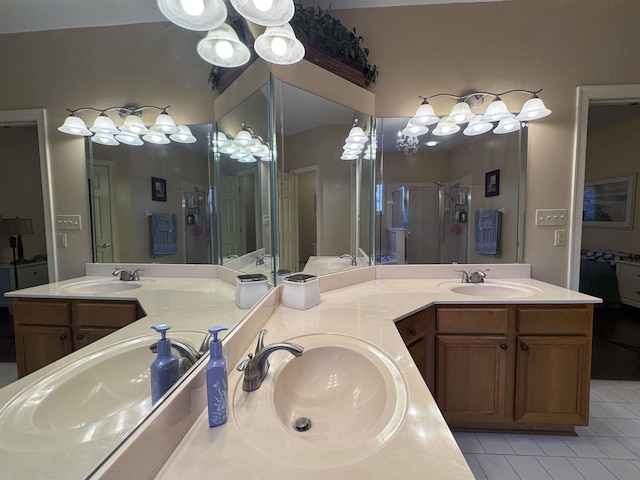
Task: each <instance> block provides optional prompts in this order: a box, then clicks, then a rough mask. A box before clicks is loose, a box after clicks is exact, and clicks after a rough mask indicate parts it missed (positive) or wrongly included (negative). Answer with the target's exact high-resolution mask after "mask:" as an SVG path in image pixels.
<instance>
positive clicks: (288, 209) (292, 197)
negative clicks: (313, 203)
mask: <svg viewBox="0 0 640 480" xmlns="http://www.w3.org/2000/svg"><path fill="white" fill-rule="evenodd" d="M278 187H279V190H280V192H279V196H280V199H281V201H280V202H278V203H279V205H280V218H279V221H280V224H281V226H280V232H281V237H280V264H279V265H278V268H285V269H288V270H291V271H292V272H297V271H298V270H299V269H300V265H299V256H300V254H299V244H298V206H297V205H298V202H297V199H298V194H297V179H296V176H295V175H292V174H290V173H283V175H282V181H280V182H279V183H278Z"/></svg>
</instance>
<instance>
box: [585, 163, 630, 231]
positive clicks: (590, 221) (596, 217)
mask: <svg viewBox="0 0 640 480" xmlns="http://www.w3.org/2000/svg"><path fill="white" fill-rule="evenodd" d="M635 192H636V174H635V173H634V174H633V175H628V176H626V177H616V178H605V179H603V180H593V181H588V182H584V203H583V206H582V225H583V226H585V227H599V228H602V227H605V228H632V227H633V204H634V203H635Z"/></svg>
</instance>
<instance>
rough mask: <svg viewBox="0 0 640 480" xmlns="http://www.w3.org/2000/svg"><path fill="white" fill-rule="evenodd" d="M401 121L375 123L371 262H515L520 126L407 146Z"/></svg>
mask: <svg viewBox="0 0 640 480" xmlns="http://www.w3.org/2000/svg"><path fill="white" fill-rule="evenodd" d="M407 120H408V118H384V119H379V120H378V132H379V136H381V137H382V142H381V149H382V155H381V157H380V158H379V161H380V162H381V165H380V166H379V168H380V170H383V172H384V174H383V176H382V178H381V179H379V180H378V185H379V192H378V194H379V198H378V202H377V203H376V205H377V210H378V217H377V218H378V222H377V226H376V237H377V239H378V245H380V248H379V249H378V251H377V261H378V262H379V263H452V262H457V263H516V262H522V261H523V232H524V197H525V175H526V148H527V127H526V126H523V127H522V129H521V130H519V131H517V132H512V133H508V134H494V133H491V132H489V133H485V134H483V135H478V136H465V135H463V133H462V131H460V132H458V133H457V134H455V135H450V136H435V135H433V134H432V133H431V132H428V133H427V134H425V135H422V136H420V137H417V139H418V141H417V142H412V141H411V140H410V139H408V137H403V136H402V134H401V133H400V132H401V130H402V129H403V128H404V127H405V126H406V124H407ZM496 222H498V225H497V226H496ZM494 228H495V230H494ZM497 232H499V234H498V235H497V236H496V233H497Z"/></svg>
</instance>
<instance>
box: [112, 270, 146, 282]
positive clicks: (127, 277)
mask: <svg viewBox="0 0 640 480" xmlns="http://www.w3.org/2000/svg"><path fill="white" fill-rule="evenodd" d="M143 270H144V269H143V268H138V269H136V270H134V271H132V272H131V271H129V270H124V269H122V268H116V269H115V270H114V271H113V273H112V274H111V275H113V276H114V277H115V276H116V275H120V280H122V281H123V282H134V281H138V280H140V272H141V271H143Z"/></svg>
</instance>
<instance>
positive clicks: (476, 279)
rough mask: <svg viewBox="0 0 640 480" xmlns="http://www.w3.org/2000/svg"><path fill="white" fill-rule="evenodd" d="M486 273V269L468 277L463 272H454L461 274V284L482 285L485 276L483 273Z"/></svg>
mask: <svg viewBox="0 0 640 480" xmlns="http://www.w3.org/2000/svg"><path fill="white" fill-rule="evenodd" d="M488 271H489V269H488V268H487V269H486V270H476V271H475V272H472V273H471V275H469V274H468V273H467V272H466V271H465V270H456V272H461V273H462V280H461V282H462V283H484V279H485V277H486V276H487V274H486V273H485V272H488Z"/></svg>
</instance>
